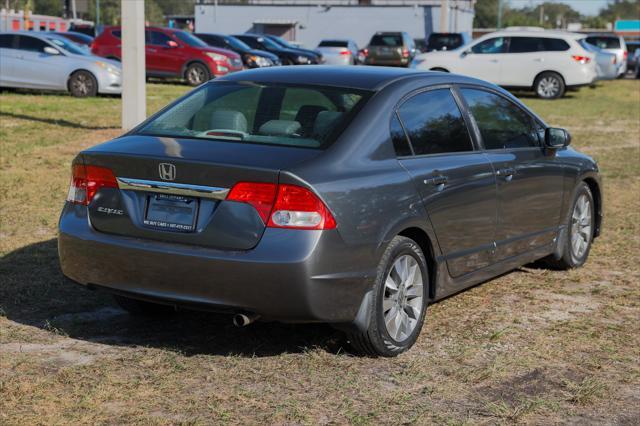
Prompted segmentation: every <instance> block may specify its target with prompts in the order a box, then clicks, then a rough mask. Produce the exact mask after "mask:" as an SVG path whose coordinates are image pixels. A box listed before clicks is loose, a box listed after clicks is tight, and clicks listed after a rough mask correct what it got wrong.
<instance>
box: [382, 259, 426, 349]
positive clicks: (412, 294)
mask: <svg viewBox="0 0 640 426" xmlns="http://www.w3.org/2000/svg"><path fill="white" fill-rule="evenodd" d="M422 297H423V279H422V272H421V270H420V266H419V265H418V262H417V261H416V259H415V258H414V257H413V256H410V255H407V254H405V255H402V256H400V257H398V258H397V259H396V261H395V262H394V263H393V266H392V267H391V269H390V270H389V273H388V274H387V278H386V280H385V288H384V297H383V300H382V312H383V316H384V323H385V326H386V329H387V332H388V333H389V336H391V338H392V339H394V340H395V341H397V342H402V341H404V340H406V339H407V338H408V337H409V336H410V335H411V333H412V332H413V330H414V329H415V328H416V326H417V325H418V320H419V319H420V316H421V314H422Z"/></svg>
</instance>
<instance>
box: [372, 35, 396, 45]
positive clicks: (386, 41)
mask: <svg viewBox="0 0 640 426" xmlns="http://www.w3.org/2000/svg"><path fill="white" fill-rule="evenodd" d="M369 44H370V45H371V46H391V47H397V46H402V36H401V35H400V34H376V35H374V36H373V37H372V38H371V43H369Z"/></svg>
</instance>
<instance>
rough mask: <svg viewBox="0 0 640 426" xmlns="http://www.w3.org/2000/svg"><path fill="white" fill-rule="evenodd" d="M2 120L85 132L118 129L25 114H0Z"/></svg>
mask: <svg viewBox="0 0 640 426" xmlns="http://www.w3.org/2000/svg"><path fill="white" fill-rule="evenodd" d="M3 118H13V119H19V120H29V121H38V122H40V123H45V124H51V125H55V126H61V127H71V128H74V129H85V130H109V129H118V128H119V127H116V126H85V125H83V124H80V123H75V122H73V121H68V120H59V119H57V118H42V117H36V116H33V115H26V114H14V113H12V112H0V119H3Z"/></svg>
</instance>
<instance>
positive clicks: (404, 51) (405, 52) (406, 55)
mask: <svg viewBox="0 0 640 426" xmlns="http://www.w3.org/2000/svg"><path fill="white" fill-rule="evenodd" d="M402 56H403V57H405V58H408V57H409V49H402Z"/></svg>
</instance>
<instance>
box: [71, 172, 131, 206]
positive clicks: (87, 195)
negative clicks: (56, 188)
mask: <svg viewBox="0 0 640 426" xmlns="http://www.w3.org/2000/svg"><path fill="white" fill-rule="evenodd" d="M117 187H118V182H117V181H116V177H115V176H114V175H113V172H112V171H111V170H110V169H108V168H106V167H99V166H85V165H83V164H75V165H74V166H73V167H72V169H71V184H70V185H69V193H68V194H67V201H70V202H72V203H74V204H83V205H85V206H86V205H89V203H90V202H91V200H93V197H94V196H95V195H96V192H98V190H99V189H100V188H117Z"/></svg>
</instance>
